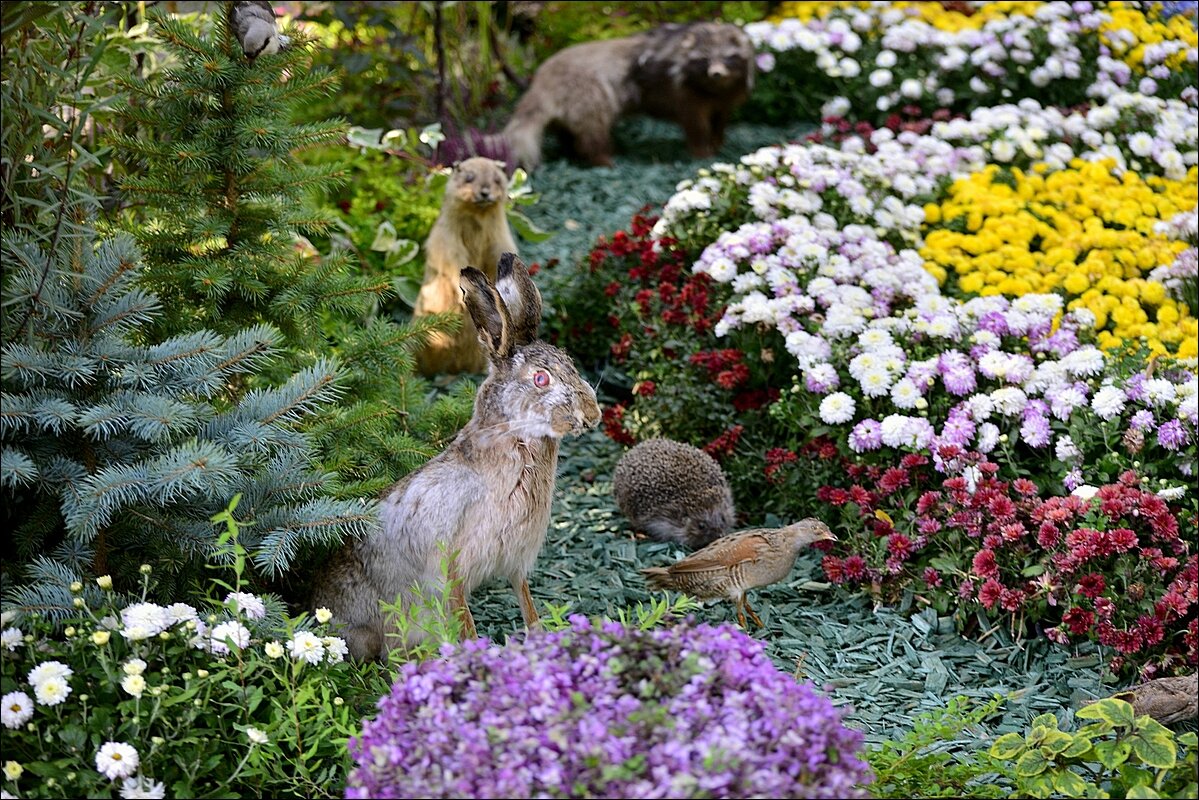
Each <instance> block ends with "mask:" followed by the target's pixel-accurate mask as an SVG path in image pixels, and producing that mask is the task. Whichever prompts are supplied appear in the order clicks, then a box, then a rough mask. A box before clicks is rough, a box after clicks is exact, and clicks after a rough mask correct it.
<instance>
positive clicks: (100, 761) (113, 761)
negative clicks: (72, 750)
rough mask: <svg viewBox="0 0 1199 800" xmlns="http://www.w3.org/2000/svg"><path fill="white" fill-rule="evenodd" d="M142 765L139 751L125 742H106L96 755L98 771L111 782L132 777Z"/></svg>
mask: <svg viewBox="0 0 1199 800" xmlns="http://www.w3.org/2000/svg"><path fill="white" fill-rule="evenodd" d="M140 763H141V759H140V758H139V757H138V755H137V751H136V750H134V749H133V747H132V746H130V745H128V744H125V743H124V742H106V743H105V744H104V746H103V747H101V748H100V750H99V752H97V753H96V769H97V770H99V771H100V772H101V773H103V775H104V777H106V778H108V779H109V780H110V781H115V780H116V779H117V778H129V777H132V776H133V775H134V774H135V773H136V772H137V768H138V765H139V764H140Z"/></svg>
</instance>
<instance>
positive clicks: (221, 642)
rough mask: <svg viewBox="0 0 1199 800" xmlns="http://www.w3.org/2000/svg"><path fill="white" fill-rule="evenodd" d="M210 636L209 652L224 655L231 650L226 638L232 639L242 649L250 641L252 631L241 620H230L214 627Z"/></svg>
mask: <svg viewBox="0 0 1199 800" xmlns="http://www.w3.org/2000/svg"><path fill="white" fill-rule="evenodd" d="M208 638H209V645H208V650H209V652H211V653H215V654H216V655H224V654H226V653H228V652H229V644H228V642H227V641H226V640H229V641H232V642H233V645H234V646H235V647H236V648H237V649H238V650H241V649H242V648H244V647H245V646H246V645H248V644H249V643H250V631H249V629H247V628H246V626H245V625H242V624H241V623H240V622H235V621H233V620H229V621H228V622H222V623H221V624H220V625H217V626H216V627H215V628H213V629H212V633H210V634H209V635H208Z"/></svg>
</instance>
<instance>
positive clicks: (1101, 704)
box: [1074, 697, 1136, 728]
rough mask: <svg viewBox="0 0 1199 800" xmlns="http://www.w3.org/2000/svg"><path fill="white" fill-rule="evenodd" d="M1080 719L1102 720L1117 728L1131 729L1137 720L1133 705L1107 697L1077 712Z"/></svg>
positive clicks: (1076, 714)
mask: <svg viewBox="0 0 1199 800" xmlns="http://www.w3.org/2000/svg"><path fill="white" fill-rule="evenodd" d="M1074 716H1076V717H1078V718H1079V719H1101V720H1103V721H1104V722H1108V723H1110V724H1111V725H1114V726H1115V727H1117V728H1131V727H1132V726H1133V723H1134V722H1135V721H1136V718H1135V717H1134V716H1133V712H1132V705H1131V704H1129V703H1127V702H1125V701H1123V700H1119V699H1117V698H1115V697H1105V698H1104V699H1102V700H1099V701H1097V702H1095V703H1091V704H1090V705H1089V706H1083V707H1082V708H1080V709H1078V711H1077V712H1075V714H1074Z"/></svg>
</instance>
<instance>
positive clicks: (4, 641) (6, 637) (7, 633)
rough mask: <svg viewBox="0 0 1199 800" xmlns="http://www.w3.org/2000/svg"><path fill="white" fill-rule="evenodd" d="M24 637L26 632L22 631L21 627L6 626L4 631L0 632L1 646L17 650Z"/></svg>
mask: <svg viewBox="0 0 1199 800" xmlns="http://www.w3.org/2000/svg"><path fill="white" fill-rule="evenodd" d="M24 638H25V634H23V633H21V629H20V628H5V629H4V632H3V633H0V646H3V647H4V649H5V650H16V649H17V647H19V646H20V644H21V641H22V640H23V639H24Z"/></svg>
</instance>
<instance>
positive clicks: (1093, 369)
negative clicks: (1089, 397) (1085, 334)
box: [1061, 345, 1105, 378]
mask: <svg viewBox="0 0 1199 800" xmlns="http://www.w3.org/2000/svg"><path fill="white" fill-rule="evenodd" d="M1104 362H1105V359H1104V357H1103V351H1102V350H1100V349H1099V348H1097V347H1094V346H1092V345H1084V346H1083V347H1080V348H1078V349H1077V350H1075V351H1074V352H1073V353H1067V354H1066V355H1065V356H1063V357H1062V359H1061V363H1062V364H1063V365H1064V366H1065V367H1066V369H1068V370H1069V371H1070V374H1071V375H1075V376H1078V377H1086V378H1089V377H1092V376H1094V375H1098V374H1099V373H1101V372H1103V365H1104Z"/></svg>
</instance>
